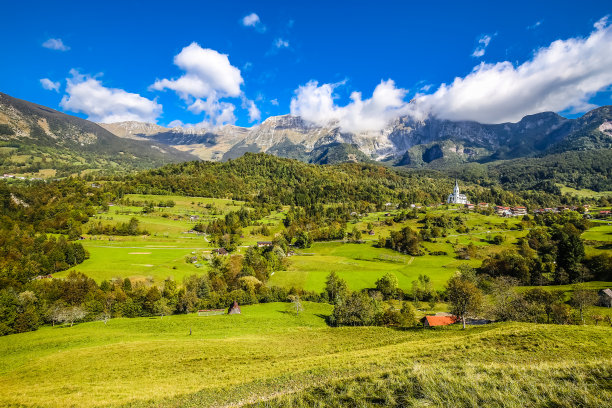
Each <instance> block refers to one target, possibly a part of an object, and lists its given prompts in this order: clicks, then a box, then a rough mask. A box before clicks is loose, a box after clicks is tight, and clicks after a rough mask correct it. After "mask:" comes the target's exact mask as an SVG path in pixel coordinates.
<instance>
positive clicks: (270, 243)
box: [257, 241, 274, 248]
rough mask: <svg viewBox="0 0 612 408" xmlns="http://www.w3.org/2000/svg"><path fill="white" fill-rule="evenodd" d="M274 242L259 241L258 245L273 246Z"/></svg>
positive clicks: (259, 246)
mask: <svg viewBox="0 0 612 408" xmlns="http://www.w3.org/2000/svg"><path fill="white" fill-rule="evenodd" d="M273 245H274V243H273V242H272V241H257V247H258V248H261V247H269V246H273Z"/></svg>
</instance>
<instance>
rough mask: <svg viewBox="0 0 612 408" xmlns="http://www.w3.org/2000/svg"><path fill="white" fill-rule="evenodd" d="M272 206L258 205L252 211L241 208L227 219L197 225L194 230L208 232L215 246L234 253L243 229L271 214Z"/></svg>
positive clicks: (231, 213)
mask: <svg viewBox="0 0 612 408" xmlns="http://www.w3.org/2000/svg"><path fill="white" fill-rule="evenodd" d="M270 211H271V206H269V205H257V206H255V208H253V209H252V210H248V209H246V208H245V207H241V208H240V209H239V210H238V211H230V212H228V213H227V214H225V217H223V218H219V219H214V220H212V221H211V222H209V223H208V224H202V223H197V224H196V225H195V226H194V227H193V229H194V231H198V232H206V233H207V234H209V235H210V238H211V242H213V243H214V244H215V245H217V246H219V247H221V248H225V249H226V250H228V251H229V252H233V251H235V250H236V248H238V245H240V239H241V237H242V228H245V227H248V226H250V225H253V223H254V222H255V221H256V220H259V219H261V218H264V217H266V216H268V215H269V214H270Z"/></svg>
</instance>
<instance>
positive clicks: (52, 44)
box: [42, 38, 70, 51]
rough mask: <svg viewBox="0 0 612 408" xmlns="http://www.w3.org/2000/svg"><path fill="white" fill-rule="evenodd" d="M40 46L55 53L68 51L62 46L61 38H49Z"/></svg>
mask: <svg viewBox="0 0 612 408" xmlns="http://www.w3.org/2000/svg"><path fill="white" fill-rule="evenodd" d="M42 46H43V47H45V48H48V49H50V50H56V51H68V50H69V49H70V47H68V46H67V45H65V44H64V42H63V41H62V39H61V38H49V39H48V40H47V41H45V42H44V43H42Z"/></svg>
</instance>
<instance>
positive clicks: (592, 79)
mask: <svg viewBox="0 0 612 408" xmlns="http://www.w3.org/2000/svg"><path fill="white" fill-rule="evenodd" d="M594 27H595V30H594V31H593V32H592V33H591V34H590V35H589V36H588V37H586V38H570V39H567V40H557V41H554V42H553V43H551V44H550V45H549V46H548V47H543V48H540V49H538V50H537V51H535V53H534V56H533V57H532V59H531V60H529V61H526V62H524V63H522V64H520V65H518V66H516V67H515V66H514V65H513V64H512V63H510V62H508V61H504V62H498V63H495V64H485V63H481V64H480V65H477V66H476V67H475V68H474V69H473V70H472V72H471V73H469V74H468V75H467V76H465V77H464V78H455V80H454V81H453V82H452V83H450V84H442V85H441V86H440V87H439V88H438V89H437V90H436V92H434V93H433V94H429V95H417V97H416V98H415V104H416V106H417V108H418V109H419V110H421V111H423V112H428V113H431V114H433V115H435V116H438V117H440V118H444V119H451V120H475V121H479V122H483V123H501V122H509V121H510V122H515V121H518V120H520V119H521V118H522V117H524V116H525V115H528V114H532V113H537V112H543V111H554V112H559V111H564V110H573V111H575V112H584V111H586V110H588V109H592V108H594V107H595V106H594V105H591V104H590V103H589V99H590V98H591V97H592V96H593V95H594V94H595V93H597V92H598V91H601V90H604V89H606V88H607V87H609V86H610V85H611V84H612V69H611V68H610V67H612V29H611V27H610V25H609V24H608V21H607V19H606V18H604V19H601V20H599V21H598V22H597V23H596V24H595V26H594Z"/></svg>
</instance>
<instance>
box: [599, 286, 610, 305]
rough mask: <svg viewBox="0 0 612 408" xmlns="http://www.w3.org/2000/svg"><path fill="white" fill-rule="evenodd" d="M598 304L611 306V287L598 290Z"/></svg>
mask: <svg viewBox="0 0 612 408" xmlns="http://www.w3.org/2000/svg"><path fill="white" fill-rule="evenodd" d="M599 305H600V306H604V307H612V289H610V288H608V289H602V290H600V291H599Z"/></svg>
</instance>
